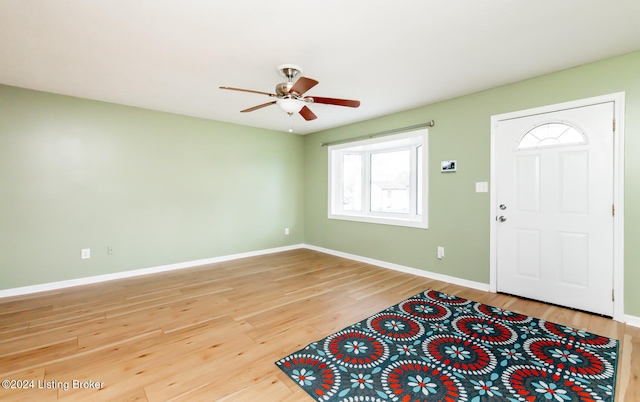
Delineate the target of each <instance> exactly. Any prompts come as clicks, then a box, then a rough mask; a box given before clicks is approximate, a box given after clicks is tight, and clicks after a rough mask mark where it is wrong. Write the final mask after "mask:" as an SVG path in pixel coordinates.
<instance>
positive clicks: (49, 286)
mask: <svg viewBox="0 0 640 402" xmlns="http://www.w3.org/2000/svg"><path fill="white" fill-rule="evenodd" d="M304 247H305V246H304V245H303V244H295V245H292V246H284V247H276V248H270V249H265V250H258V251H250V252H247V253H240V254H231V255H225V256H220V257H213V258H205V259H202V260H194V261H187V262H180V263H176V264H168V265H161V266H157V267H151V268H142V269H135V270H132V271H122V272H115V273H112V274H105V275H96V276H89V277H85V278H78V279H70V280H66V281H59V282H51V283H43V284H41V285H32V286H23V287H19V288H12V289H4V290H0V299H1V298H4V297H12V296H22V295H27V294H31V293H39V292H46V291H49V290H57V289H63V288H69V287H72V286H80V285H88V284H91V283H98V282H106V281H112V280H115V279H124V278H132V277H135V276H141V275H150V274H156V273H159V272H166V271H174V270H177V269H184V268H193V267H197V266H200V265H207V264H215V263H217V262H224V261H231V260H237V259H240V258H246V257H255V256H259V255H265V254H273V253H279V252H282V251H289V250H295V249H299V248H304Z"/></svg>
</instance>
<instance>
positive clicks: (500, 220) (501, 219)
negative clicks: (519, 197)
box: [496, 216, 507, 222]
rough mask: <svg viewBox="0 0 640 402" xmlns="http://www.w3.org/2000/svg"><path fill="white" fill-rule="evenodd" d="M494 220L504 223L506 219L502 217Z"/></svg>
mask: <svg viewBox="0 0 640 402" xmlns="http://www.w3.org/2000/svg"><path fill="white" fill-rule="evenodd" d="M496 220H497V221H498V222H504V221H506V220H507V218H506V217H504V216H499V217H497V218H496Z"/></svg>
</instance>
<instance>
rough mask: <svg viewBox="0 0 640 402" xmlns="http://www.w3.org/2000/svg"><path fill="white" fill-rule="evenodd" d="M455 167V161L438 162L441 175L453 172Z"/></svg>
mask: <svg viewBox="0 0 640 402" xmlns="http://www.w3.org/2000/svg"><path fill="white" fill-rule="evenodd" d="M457 166H458V162H457V161H442V162H440V171H441V172H442V173H448V172H455V171H456V167H457Z"/></svg>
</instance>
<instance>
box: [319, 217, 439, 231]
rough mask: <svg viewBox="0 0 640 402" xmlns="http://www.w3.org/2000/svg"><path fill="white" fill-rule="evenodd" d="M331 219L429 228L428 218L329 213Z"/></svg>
mask: <svg viewBox="0 0 640 402" xmlns="http://www.w3.org/2000/svg"><path fill="white" fill-rule="evenodd" d="M328 218H329V219H335V220H341V221H353V222H365V223H375V224H379V225H392V226H404V227H409V228H417V229H428V225H427V222H426V220H425V221H423V220H419V221H418V220H411V219H402V218H387V217H379V216H366V215H337V214H329V216H328Z"/></svg>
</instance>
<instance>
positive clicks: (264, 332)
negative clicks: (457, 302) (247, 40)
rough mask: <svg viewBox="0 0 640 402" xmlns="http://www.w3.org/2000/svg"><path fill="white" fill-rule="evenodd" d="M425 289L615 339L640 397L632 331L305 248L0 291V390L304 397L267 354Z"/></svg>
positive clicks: (117, 396)
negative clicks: (11, 383) (9, 384)
mask: <svg viewBox="0 0 640 402" xmlns="http://www.w3.org/2000/svg"><path fill="white" fill-rule="evenodd" d="M428 288H432V289H437V290H440V291H443V292H447V293H451V294H455V295H458V296H461V297H465V298H469V299H472V300H476V301H480V302H483V303H486V304H490V305H494V306H499V307H503V308H506V309H510V310H513V311H516V312H520V313H524V314H528V315H532V316H535V317H538V318H544V319H546V320H549V321H553V322H557V323H560V324H564V325H571V326H574V327H577V328H580V329H584V330H587V331H590V332H594V333H597V334H600V335H604V336H608V337H613V338H616V339H619V340H620V359H619V374H618V381H617V391H616V394H617V396H618V398H617V400H620V401H640V381H639V380H638V376H639V375H640V328H634V327H631V326H626V325H624V324H621V323H618V322H615V321H612V320H609V319H606V318H602V317H599V316H594V315H590V314H586V313H581V312H576V311H572V310H568V309H563V308H560V307H556V306H548V305H545V304H542V303H538V302H533V301H528V300H522V299H519V298H515V297H511V296H506V295H501V294H493V293H486V292H481V291H478V290H474V289H469V288H464V287H461V286H455V285H451V284H448V283H444V282H439V281H435V280H429V279H426V278H422V277H416V276H413V275H409V274H405V273H400V272H395V271H391V270H387V269H384V268H380V267H376V266H372V265H367V264H365V263H361V262H356V261H352V260H347V259H343V258H339V257H335V256H331V255H327V254H323V253H319V252H316V251H311V250H307V249H300V250H293V251H288V252H283V253H277V254H270V255H266V256H260V257H252V258H245V259H240V260H235V261H230V262H224V263H219V264H212V265H207V266H202V267H197V268H191V269H184V270H180V271H173V272H167V273H162V274H156V275H150V276H142V277H136V278H130V279H124V280H118V281H111V282H106V283H101V284H93V285H86V286H79V287H73V288H68V289H63V290H59V291H51V292H46V293H39V294H34V295H28V296H20V297H14V298H6V299H0V379H1V380H7V379H8V380H23V381H24V380H26V381H27V382H26V384H22V385H26V386H31V384H33V387H34V388H31V389H3V388H0V400H2V401H50V400H51V401H53V400H63V401H75V400H91V401H92V402H98V401H116V400H117V401H212V400H218V401H296V402H297V401H306V400H311V399H310V398H309V397H308V396H307V394H306V393H304V392H303V391H302V390H301V389H300V388H298V387H297V386H296V385H295V384H294V383H293V381H291V380H290V379H289V378H287V377H286V376H285V375H284V374H283V373H282V372H281V371H280V370H279V369H278V368H277V367H276V366H275V364H274V362H275V361H276V360H278V359H280V358H281V357H284V356H286V355H288V354H289V353H291V352H294V351H296V350H298V349H300V348H302V347H303V346H305V345H306V344H308V343H310V342H313V341H315V340H318V339H321V338H323V337H325V336H327V335H329V334H330V333H332V332H335V331H338V330H340V329H342V328H344V327H346V326H348V325H351V324H353V323H355V322H357V321H359V320H362V319H363V318H366V317H367V316H369V315H372V314H374V313H376V312H378V311H380V310H382V309H384V308H386V307H389V306H391V305H393V304H394V303H397V302H399V301H401V300H403V299H405V298H407V297H410V296H412V295H414V294H417V293H419V292H421V291H423V290H425V289H428ZM31 380H33V383H31V382H30V381H31ZM73 381H77V383H76V384H77V385H78V384H79V385H83V386H86V387H88V386H91V385H93V386H94V387H96V386H97V387H98V389H95V388H86V389H81V388H80V389H78V388H76V389H73ZM66 384H68V385H69V389H67V390H65V389H64V387H65V385H66ZM45 386H48V388H44V387H45Z"/></svg>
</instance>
